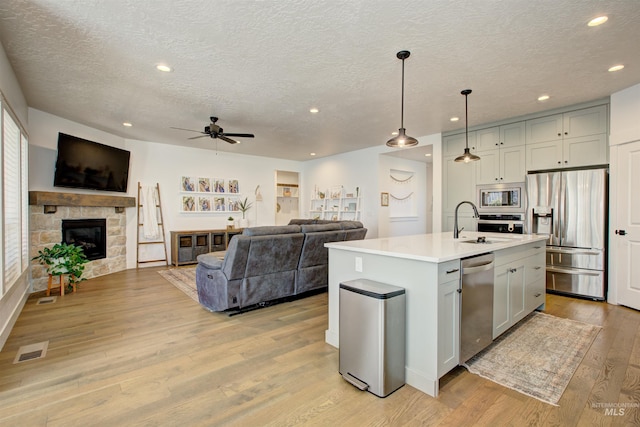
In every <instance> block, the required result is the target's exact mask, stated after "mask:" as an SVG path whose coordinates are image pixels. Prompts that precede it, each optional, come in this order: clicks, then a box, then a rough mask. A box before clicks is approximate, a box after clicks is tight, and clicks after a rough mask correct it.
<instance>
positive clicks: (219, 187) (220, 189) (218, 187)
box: [213, 178, 225, 193]
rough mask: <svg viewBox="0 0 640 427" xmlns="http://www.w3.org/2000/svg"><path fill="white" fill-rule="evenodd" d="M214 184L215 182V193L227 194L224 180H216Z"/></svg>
mask: <svg viewBox="0 0 640 427" xmlns="http://www.w3.org/2000/svg"><path fill="white" fill-rule="evenodd" d="M213 182H214V185H213V192H214V193H224V192H225V188H224V179H220V178H215V179H214V180H213Z"/></svg>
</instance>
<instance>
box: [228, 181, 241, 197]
mask: <svg viewBox="0 0 640 427" xmlns="http://www.w3.org/2000/svg"><path fill="white" fill-rule="evenodd" d="M229 193H232V194H237V193H239V191H238V180H237V179H230V180H229Z"/></svg>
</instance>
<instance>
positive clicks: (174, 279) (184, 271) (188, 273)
mask: <svg viewBox="0 0 640 427" xmlns="http://www.w3.org/2000/svg"><path fill="white" fill-rule="evenodd" d="M158 273H160V275H161V276H162V277H164V278H165V279H167V280H168V281H169V282H171V284H172V285H173V286H175V287H176V288H178V289H180V290H181V291H182V292H184V293H185V294H187V296H189V298H191V299H192V300H194V301H195V302H199V301H198V291H197V289H196V268H195V267H189V268H172V269H171V270H161V271H158Z"/></svg>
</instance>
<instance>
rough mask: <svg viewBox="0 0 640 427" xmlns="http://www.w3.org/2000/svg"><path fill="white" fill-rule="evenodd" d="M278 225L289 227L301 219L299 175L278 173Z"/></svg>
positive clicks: (295, 173)
mask: <svg viewBox="0 0 640 427" xmlns="http://www.w3.org/2000/svg"><path fill="white" fill-rule="evenodd" d="M275 203H276V209H275V211H276V225H287V224H289V221H290V220H291V219H294V218H300V197H299V174H298V172H291V171H280V170H277V171H276V202H275Z"/></svg>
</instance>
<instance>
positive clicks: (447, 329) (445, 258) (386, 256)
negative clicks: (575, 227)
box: [325, 232, 547, 397]
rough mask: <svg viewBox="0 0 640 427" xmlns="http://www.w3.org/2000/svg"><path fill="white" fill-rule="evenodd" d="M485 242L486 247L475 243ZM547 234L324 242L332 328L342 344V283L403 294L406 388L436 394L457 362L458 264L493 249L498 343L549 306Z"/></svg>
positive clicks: (332, 337) (330, 334)
mask: <svg viewBox="0 0 640 427" xmlns="http://www.w3.org/2000/svg"><path fill="white" fill-rule="evenodd" d="M478 237H485V238H486V241H487V242H486V243H476V242H477V240H478ZM546 239H547V236H545V235H511V234H508V235H507V234H499V233H477V232H462V233H461V234H460V237H459V238H458V239H454V238H453V233H451V232H448V233H435V234H420V235H412V236H401V237H390V238H379V239H368V240H358V241H344V242H332V243H327V244H325V246H326V247H327V248H329V328H328V329H327V331H326V333H325V341H326V342H327V343H329V344H331V345H333V346H334V347H338V345H339V287H340V283H342V282H345V281H348V280H354V279H359V278H364V279H370V280H375V281H379V282H383V283H387V284H390V285H394V286H400V287H402V288H405V289H406V304H407V306H406V364H405V377H406V383H407V384H409V385H411V386H413V387H415V388H417V389H419V390H421V391H423V392H425V393H427V394H429V395H430V396H434V397H435V396H437V395H438V383H439V379H440V378H441V377H442V376H443V375H444V374H446V373H447V372H449V371H450V370H451V369H453V368H455V367H456V366H457V365H458V364H459V363H460V361H459V351H460V336H459V328H460V292H459V290H460V278H461V275H460V273H461V272H460V260H461V259H462V258H467V257H470V256H474V255H480V254H483V253H488V252H493V253H494V255H495V270H494V271H495V278H494V299H493V308H492V310H493V338H494V339H495V338H496V337H497V336H498V335H500V334H501V333H503V332H504V331H506V330H507V329H509V328H510V327H511V326H513V325H514V324H515V323H517V322H518V321H520V320H521V319H523V318H524V317H525V316H526V315H527V314H529V313H530V312H531V311H533V310H535V309H536V308H538V307H541V306H544V292H545V240H546Z"/></svg>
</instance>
